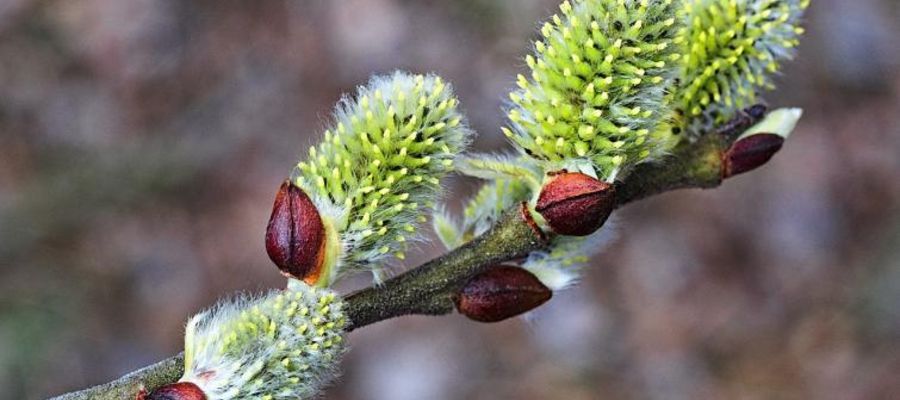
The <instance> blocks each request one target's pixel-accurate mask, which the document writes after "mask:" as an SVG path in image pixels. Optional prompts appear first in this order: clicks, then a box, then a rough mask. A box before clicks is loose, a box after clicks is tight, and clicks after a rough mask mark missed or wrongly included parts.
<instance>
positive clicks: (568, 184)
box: [534, 170, 616, 236]
mask: <svg viewBox="0 0 900 400" xmlns="http://www.w3.org/2000/svg"><path fill="white" fill-rule="evenodd" d="M615 205H616V190H615V186H613V185H610V184H609V183H606V182H603V181H600V180H598V179H595V178H593V177H590V176H588V175H585V174H582V173H579V172H567V171H565V170H563V171H560V172H556V173H554V174H553V175H552V176H551V178H550V181H549V182H547V183H546V184H544V188H543V189H542V190H541V194H540V195H539V197H538V200H537V204H536V205H535V208H534V209H535V210H536V211H537V212H539V213H540V214H541V216H543V217H544V219H545V220H547V224H549V225H550V228H552V229H553V231H554V232H556V233H558V234H560V235H569V236H587V235H590V234H591V233H594V232H595V231H596V230H597V229H600V227H601V226H603V223H604V222H606V219H607V218H609V214H610V213H612V211H613V209H614V208H615Z"/></svg>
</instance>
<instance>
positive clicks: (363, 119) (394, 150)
mask: <svg viewBox="0 0 900 400" xmlns="http://www.w3.org/2000/svg"><path fill="white" fill-rule="evenodd" d="M458 103H459V102H458V100H457V99H456V98H455V97H454V96H453V93H452V91H451V88H450V85H448V84H447V83H445V82H444V81H443V80H441V78H439V77H437V76H434V75H425V76H423V75H410V74H407V73H404V72H396V73H394V74H393V75H391V76H387V77H376V78H373V79H372V80H371V81H370V82H369V84H368V85H366V86H363V87H360V88H359V89H358V90H357V93H356V96H354V97H353V98H350V97H345V98H344V99H342V100H341V101H340V103H339V104H338V106H337V109H336V111H335V124H334V125H332V126H331V127H329V128H328V129H327V130H326V131H325V134H324V139H323V140H322V142H321V143H319V144H318V145H316V146H313V147H311V148H310V150H309V156H308V158H307V160H306V161H302V162H300V163H299V164H297V168H296V169H295V173H294V175H293V177H292V182H291V184H292V185H293V186H296V187H299V188H300V189H302V192H304V193H305V194H306V195H308V196H309V199H311V202H312V204H314V205H315V209H316V211H317V212H318V214H319V216H320V217H321V225H322V226H323V228H322V231H323V232H324V236H325V238H324V240H323V243H324V244H323V245H322V250H321V252H322V253H323V254H318V253H317V252H318V250H314V251H306V253H304V254H308V253H316V254H318V255H315V254H314V255H313V256H307V257H306V259H307V260H309V259H316V260H318V259H319V258H321V267H320V268H315V269H314V270H315V271H314V275H312V278H313V279H309V278H310V276H295V277H297V278H300V279H305V280H306V281H307V282H308V283H312V284H315V285H317V286H329V285H331V284H333V283H334V282H335V281H336V280H337V279H339V278H340V277H342V276H344V275H346V274H347V273H349V272H353V271H361V270H363V271H371V272H372V273H373V274H374V276H375V278H376V280H379V279H381V276H382V273H383V272H384V265H383V264H385V262H387V261H388V260H389V259H390V258H391V257H396V258H400V259H403V258H404V250H405V248H406V245H407V242H408V241H410V240H412V239H415V237H416V236H415V235H416V230H417V227H418V225H419V224H420V223H421V222H423V221H424V217H423V215H426V214H427V211H428V210H429V209H431V208H432V207H433V206H434V201H435V200H436V198H437V196H438V194H439V193H440V189H441V188H440V179H441V178H442V177H444V176H445V175H446V174H447V173H448V172H449V171H450V170H451V169H452V167H453V158H454V156H455V155H457V154H459V153H460V152H462V151H463V150H464V149H465V147H466V145H467V144H468V142H469V140H470V136H471V132H470V130H469V129H468V128H467V127H466V124H465V120H464V118H463V115H462V114H461V113H460V112H459V110H458V108H457V106H458ZM301 200H302V199H301ZM277 208H278V202H277V200H276V211H277ZM307 208H308V207H307ZM301 211H302V210H301ZM297 214H298V213H293V214H290V213H289V214H285V215H297ZM304 215H305V214H304ZM274 217H275V214H273V219H274ZM270 227H271V225H270ZM317 229H318V228H317ZM275 236H277V235H275ZM283 236H284V235H283ZM285 237H301V236H299V235H287V236H285ZM301 238H302V237H301ZM267 243H269V238H268V237H267ZM315 243H318V242H315ZM315 243H313V244H315ZM277 247H278V246H276V248H277ZM281 248H286V247H285V246H281ZM298 248H301V249H303V250H307V249H309V248H310V246H306V247H302V246H300V247H298ZM316 248H317V247H316ZM276 253H277V252H276ZM272 254H273V253H272V252H271V251H270V256H272V257H273V260H276V259H277V258H278V257H276V256H273V255H272ZM285 254H288V255H290V254H291V252H289V251H287V252H285ZM276 255H282V256H283V257H282V258H285V259H287V258H289V257H288V256H284V255H283V254H276ZM276 263H278V261H276ZM279 267H281V265H279ZM282 269H283V270H285V268H282ZM304 270H310V269H309V268H306V269H304ZM289 275H292V274H289ZM304 275H307V274H304Z"/></svg>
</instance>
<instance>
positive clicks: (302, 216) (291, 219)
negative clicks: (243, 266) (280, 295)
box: [266, 181, 326, 284]
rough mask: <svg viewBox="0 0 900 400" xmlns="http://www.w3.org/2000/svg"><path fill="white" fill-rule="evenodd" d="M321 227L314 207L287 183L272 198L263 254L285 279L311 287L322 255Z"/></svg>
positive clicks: (322, 259) (305, 197) (299, 190)
mask: <svg viewBox="0 0 900 400" xmlns="http://www.w3.org/2000/svg"><path fill="white" fill-rule="evenodd" d="M325 240H326V237H325V227H324V225H323V224H322V218H321V217H320V216H319V211H318V209H316V205H315V204H313V202H312V201H311V200H310V199H309V196H307V195H306V193H305V192H304V191H303V189H300V188H299V187H297V186H295V185H294V184H293V183H291V182H290V181H285V182H284V183H282V184H281V187H280V188H278V193H277V194H276V195H275V205H274V206H273V208H272V216H271V217H270V218H269V226H268V227H267V228H266V252H267V253H268V254H269V258H271V259H272V262H274V263H275V265H277V266H278V268H279V269H281V272H282V273H284V274H285V275H287V276H290V277H293V278H296V279H303V280H306V282H307V283H309V284H314V283H315V281H316V279H317V278H318V277H319V272H320V269H321V268H322V262H323V261H324V258H325V257H324V255H325Z"/></svg>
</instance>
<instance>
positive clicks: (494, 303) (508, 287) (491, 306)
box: [456, 266, 553, 322]
mask: <svg viewBox="0 0 900 400" xmlns="http://www.w3.org/2000/svg"><path fill="white" fill-rule="evenodd" d="M552 296H553V292H552V291H550V289H548V288H547V286H544V284H543V283H541V281H540V280H538V278H536V277H535V276H534V275H532V274H531V272H528V271H526V270H524V269H522V268H519V267H511V266H498V267H493V268H491V269H489V270H487V271H485V272H482V273H481V274H478V275H476V276H475V277H474V278H472V279H471V280H470V281H469V282H468V283H466V285H465V286H463V288H462V290H460V292H459V296H458V297H457V299H456V309H457V310H459V312H460V314H463V315H465V316H466V317H469V319H472V320H475V321H479V322H497V321H502V320H504V319H507V318H510V317H515V316H516V315H519V314H522V313H524V312H526V311H529V310H532V309H534V308H535V307H537V306H539V305H541V304H544V302H546V301H547V300H550V297H552Z"/></svg>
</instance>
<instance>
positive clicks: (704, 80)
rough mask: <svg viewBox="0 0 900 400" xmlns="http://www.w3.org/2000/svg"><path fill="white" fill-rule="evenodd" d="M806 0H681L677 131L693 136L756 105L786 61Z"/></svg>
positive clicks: (793, 44)
mask: <svg viewBox="0 0 900 400" xmlns="http://www.w3.org/2000/svg"><path fill="white" fill-rule="evenodd" d="M808 6H809V0H684V18H685V23H684V24H683V28H682V29H681V31H680V32H679V39H678V40H679V43H680V45H681V47H682V50H681V51H682V53H683V54H684V57H683V58H682V67H681V73H680V76H679V83H678V87H677V89H676V91H675V93H676V96H675V97H676V98H675V99H674V103H675V108H676V111H675V113H676V119H679V120H680V122H679V123H678V125H679V127H680V128H681V129H682V130H685V131H686V132H687V133H688V135H689V136H690V137H697V136H698V135H701V134H703V133H705V132H708V131H710V130H711V129H713V128H714V127H715V126H716V125H717V124H721V123H723V122H725V121H727V120H728V119H729V118H731V117H732V116H733V115H734V113H735V112H736V111H737V110H740V109H742V108H745V107H748V106H750V105H752V104H754V103H756V102H758V99H757V95H758V94H757V93H758V91H759V90H760V89H771V88H772V87H773V84H772V81H771V78H770V76H771V75H772V74H774V73H775V72H777V71H778V68H779V63H780V62H781V61H783V60H786V59H790V58H791V57H792V56H793V54H794V49H795V48H796V47H797V44H798V37H799V36H800V34H802V33H803V28H801V27H800V26H799V24H800V20H801V18H802V16H803V12H804V10H806V8H807V7H808Z"/></svg>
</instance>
